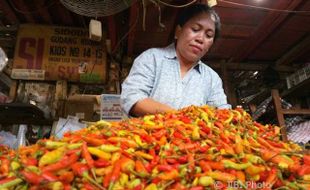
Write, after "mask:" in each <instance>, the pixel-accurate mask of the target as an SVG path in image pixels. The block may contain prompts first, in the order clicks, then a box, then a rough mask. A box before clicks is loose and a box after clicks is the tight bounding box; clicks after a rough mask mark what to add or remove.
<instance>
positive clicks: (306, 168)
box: [297, 165, 310, 176]
mask: <svg viewBox="0 0 310 190" xmlns="http://www.w3.org/2000/svg"><path fill="white" fill-rule="evenodd" d="M297 174H298V175H299V176H304V175H307V174H310V166H309V165H305V166H303V167H302V168H301V169H300V170H299V171H298V172H297Z"/></svg>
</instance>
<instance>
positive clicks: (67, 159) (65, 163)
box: [42, 153, 79, 172]
mask: <svg viewBox="0 0 310 190" xmlns="http://www.w3.org/2000/svg"><path fill="white" fill-rule="evenodd" d="M78 154H79V153H73V154H71V155H70V156H64V157H63V158H62V159H61V160H60V161H59V162H57V163H54V164H50V165H47V166H45V167H43V168H42V171H43V172H46V171H50V172H52V171H58V170H61V169H64V168H67V167H69V166H70V165H71V164H73V163H75V162H76V161H77V160H78V159H79V156H78Z"/></svg>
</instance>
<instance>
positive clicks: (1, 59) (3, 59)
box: [0, 47, 9, 72]
mask: <svg viewBox="0 0 310 190" xmlns="http://www.w3.org/2000/svg"><path fill="white" fill-rule="evenodd" d="M8 60H9V59H8V57H7V56H6V54H5V52H4V51H3V49H2V48H1V47H0V72H2V70H3V69H4V67H5V66H6V65H7V64H8Z"/></svg>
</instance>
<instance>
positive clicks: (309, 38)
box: [276, 34, 310, 66]
mask: <svg viewBox="0 0 310 190" xmlns="http://www.w3.org/2000/svg"><path fill="white" fill-rule="evenodd" d="M309 46H310V34H308V35H306V36H305V37H304V38H303V39H302V40H301V41H300V42H299V43H298V44H297V45H295V46H294V47H293V48H291V49H290V50H289V51H288V52H287V53H286V54H285V55H283V56H282V57H281V58H280V59H278V60H277V62H276V66H279V65H285V64H289V63H291V62H293V61H294V60H295V59H296V57H297V56H298V55H302V54H303V53H305V52H306V51H307V50H309Z"/></svg>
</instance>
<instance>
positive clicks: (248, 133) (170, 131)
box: [0, 106, 310, 190]
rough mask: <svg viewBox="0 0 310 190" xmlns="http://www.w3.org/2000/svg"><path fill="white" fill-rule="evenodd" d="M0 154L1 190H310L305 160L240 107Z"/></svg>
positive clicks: (309, 158)
mask: <svg viewBox="0 0 310 190" xmlns="http://www.w3.org/2000/svg"><path fill="white" fill-rule="evenodd" d="M0 150H1V153H0V163H1V164H0V189H3V190H11V189H19V190H24V189H31V190H36V189H40V190H42V189H51V190H62V189H64V190H69V189H82V190H92V189H99V190H105V189H107V190H121V189H134V190H140V189H145V190H164V189H175V190H182V189H189V190H203V189H264V190H267V189H310V185H309V183H310V155H307V154H304V153H302V149H301V148H300V147H299V146H298V145H296V144H294V143H292V142H283V141H281V140H280V128H279V127H277V126H272V125H262V124H260V123H257V122H255V121H253V120H252V119H251V117H250V115H249V114H247V113H246V112H245V111H244V110H242V109H235V110H217V109H214V108H212V107H208V106H204V107H194V106H191V107H188V108H184V109H182V110H180V111H178V112H168V113H165V114H157V115H147V116H144V117H141V118H132V119H128V120H123V121H120V122H105V121H98V122H96V123H93V124H91V125H90V126H89V127H87V128H85V129H82V130H80V131H76V132H69V133H66V134H65V135H64V137H63V138H62V139H55V138H53V137H52V138H50V139H43V140H39V141H38V142H37V143H36V144H34V145H31V146H25V147H21V148H19V149H18V150H17V151H13V150H9V149H6V148H4V147H0Z"/></svg>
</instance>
